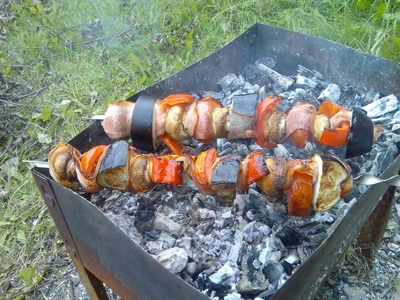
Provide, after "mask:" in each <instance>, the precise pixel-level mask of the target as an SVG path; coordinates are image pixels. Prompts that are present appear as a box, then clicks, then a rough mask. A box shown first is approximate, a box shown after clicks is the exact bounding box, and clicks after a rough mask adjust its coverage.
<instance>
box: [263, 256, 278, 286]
mask: <svg viewBox="0 0 400 300" xmlns="http://www.w3.org/2000/svg"><path fill="white" fill-rule="evenodd" d="M262 272H263V274H264V276H265V278H266V279H268V280H269V282H271V283H272V284H276V283H278V280H279V278H281V276H282V274H283V267H282V265H281V264H279V263H277V262H275V261H272V260H270V261H268V262H266V264H265V266H264V267H263V269H262Z"/></svg>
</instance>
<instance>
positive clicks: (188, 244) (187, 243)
mask: <svg viewBox="0 0 400 300" xmlns="http://www.w3.org/2000/svg"><path fill="white" fill-rule="evenodd" d="M176 246H177V247H179V248H183V249H185V250H186V251H190V249H191V248H192V238H191V237H188V236H184V237H182V238H180V239H177V240H176Z"/></svg>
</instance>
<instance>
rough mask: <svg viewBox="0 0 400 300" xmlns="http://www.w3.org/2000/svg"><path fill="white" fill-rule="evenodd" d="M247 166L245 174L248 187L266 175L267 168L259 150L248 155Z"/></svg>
mask: <svg viewBox="0 0 400 300" xmlns="http://www.w3.org/2000/svg"><path fill="white" fill-rule="evenodd" d="M249 159H250V162H249V166H248V174H247V184H248V186H249V185H251V184H253V183H254V182H256V181H258V180H260V179H262V178H264V177H265V176H267V175H268V168H267V165H266V164H265V162H264V154H263V153H262V151H261V150H258V151H254V152H252V153H251V154H250V155H249Z"/></svg>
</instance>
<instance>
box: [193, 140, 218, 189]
mask: <svg viewBox="0 0 400 300" xmlns="http://www.w3.org/2000/svg"><path fill="white" fill-rule="evenodd" d="M217 157H218V152H217V150H216V149H215V148H211V149H209V150H206V151H203V152H201V153H200V154H199V155H198V156H197V159H196V162H195V165H194V170H193V178H192V179H193V181H194V183H195V184H196V186H197V187H198V188H199V189H200V190H202V191H203V192H204V193H206V194H210V195H211V194H214V193H215V191H214V190H213V188H212V187H211V185H210V178H211V172H212V166H213V164H214V162H215V161H216V160H217Z"/></svg>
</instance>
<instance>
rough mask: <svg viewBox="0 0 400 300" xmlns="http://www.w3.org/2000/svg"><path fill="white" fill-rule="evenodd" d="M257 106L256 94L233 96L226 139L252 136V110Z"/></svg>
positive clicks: (253, 133)
mask: <svg viewBox="0 0 400 300" xmlns="http://www.w3.org/2000/svg"><path fill="white" fill-rule="evenodd" d="M256 106H257V94H247V95H240V96H234V97H233V99H232V109H231V113H230V118H229V124H230V126H229V132H228V139H229V140H234V139H240V138H250V137H254V135H255V132H254V128H255V121H254V112H255V110H256Z"/></svg>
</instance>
